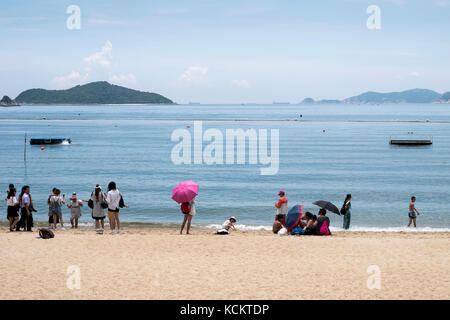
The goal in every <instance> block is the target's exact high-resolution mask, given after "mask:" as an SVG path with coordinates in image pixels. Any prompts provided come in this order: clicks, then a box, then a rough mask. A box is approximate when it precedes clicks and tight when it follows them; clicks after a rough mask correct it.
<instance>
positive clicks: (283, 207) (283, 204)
mask: <svg viewBox="0 0 450 320" xmlns="http://www.w3.org/2000/svg"><path fill="white" fill-rule="evenodd" d="M278 196H279V197H280V199H278V202H277V203H275V207H276V208H277V213H276V215H275V220H277V219H276V217H277V216H278V215H282V216H283V217H284V218H283V219H282V220H281V223H282V224H283V225H284V221H285V218H286V214H287V204H288V200H287V198H286V193H285V192H284V191H283V190H281V191H280V192H278Z"/></svg>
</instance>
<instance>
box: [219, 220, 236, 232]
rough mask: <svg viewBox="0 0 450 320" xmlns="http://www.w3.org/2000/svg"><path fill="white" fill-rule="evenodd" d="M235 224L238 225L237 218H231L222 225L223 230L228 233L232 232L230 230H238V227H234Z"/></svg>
mask: <svg viewBox="0 0 450 320" xmlns="http://www.w3.org/2000/svg"><path fill="white" fill-rule="evenodd" d="M233 223H236V218H235V217H230V219H228V220H227V221H225V222H224V223H223V224H222V229H225V230H227V231H230V229H232V230H236V227H235V226H234V224H233Z"/></svg>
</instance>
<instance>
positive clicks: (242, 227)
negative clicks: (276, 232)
mask: <svg viewBox="0 0 450 320" xmlns="http://www.w3.org/2000/svg"><path fill="white" fill-rule="evenodd" d="M235 227H236V228H238V230H242V231H247V230H248V231H269V230H272V227H270V226H247V225H245V224H236V225H235ZM206 228H208V229H222V225H221V224H209V225H207V226H206Z"/></svg>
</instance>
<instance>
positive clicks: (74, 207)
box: [67, 192, 83, 229]
mask: <svg viewBox="0 0 450 320" xmlns="http://www.w3.org/2000/svg"><path fill="white" fill-rule="evenodd" d="M82 206H83V201H81V200H78V199H77V193H76V192H74V193H72V198H70V202H69V204H68V205H67V207H68V208H70V224H71V225H72V229H73V228H75V229H77V228H78V219H79V218H80V217H81V207H82Z"/></svg>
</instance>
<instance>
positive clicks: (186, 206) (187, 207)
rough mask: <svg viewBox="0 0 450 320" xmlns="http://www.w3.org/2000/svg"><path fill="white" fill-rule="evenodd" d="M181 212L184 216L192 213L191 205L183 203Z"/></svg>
mask: <svg viewBox="0 0 450 320" xmlns="http://www.w3.org/2000/svg"><path fill="white" fill-rule="evenodd" d="M181 212H183V213H184V214H189V213H191V204H190V203H189V202H183V203H182V204H181Z"/></svg>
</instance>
